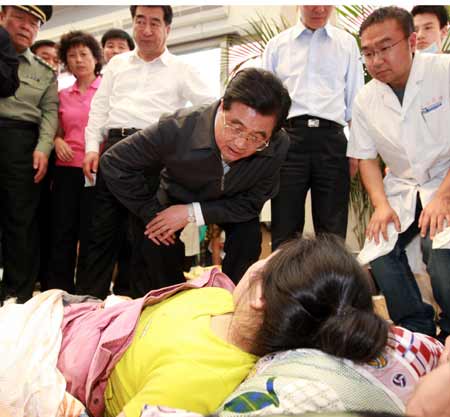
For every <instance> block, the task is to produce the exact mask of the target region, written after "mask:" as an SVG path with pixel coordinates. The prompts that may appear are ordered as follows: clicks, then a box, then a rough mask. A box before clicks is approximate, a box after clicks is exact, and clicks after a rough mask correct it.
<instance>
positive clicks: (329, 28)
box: [293, 19, 334, 38]
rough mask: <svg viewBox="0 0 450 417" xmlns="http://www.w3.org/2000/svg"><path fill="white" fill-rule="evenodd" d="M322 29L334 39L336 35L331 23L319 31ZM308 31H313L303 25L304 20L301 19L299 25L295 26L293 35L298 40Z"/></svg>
mask: <svg viewBox="0 0 450 417" xmlns="http://www.w3.org/2000/svg"><path fill="white" fill-rule="evenodd" d="M321 29H323V30H324V31H325V33H326V34H327V35H328V36H329V37H330V38H333V35H334V33H333V25H331V24H330V22H327V24H326V25H325V26H324V27H323V28H320V29H317V30H321ZM307 30H309V31H311V29H308V28H307V27H306V26H305V25H304V24H303V22H302V20H301V19H299V21H298V23H297V25H295V26H294V29H293V35H294V38H298V37H299V36H300V35H301V34H302V33H304V32H305V31H307Z"/></svg>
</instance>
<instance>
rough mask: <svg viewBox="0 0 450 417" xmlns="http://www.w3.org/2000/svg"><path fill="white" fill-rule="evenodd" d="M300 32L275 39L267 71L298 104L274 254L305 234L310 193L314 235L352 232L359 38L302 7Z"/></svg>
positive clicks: (323, 10) (322, 10) (275, 216)
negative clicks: (349, 131)
mask: <svg viewBox="0 0 450 417" xmlns="http://www.w3.org/2000/svg"><path fill="white" fill-rule="evenodd" d="M299 10H300V15H301V16H300V21H299V22H298V24H297V25H295V26H293V27H292V28H289V29H288V30H286V31H284V32H282V33H281V34H280V35H278V36H276V37H275V38H273V39H272V40H271V41H270V42H269V43H268V44H267V48H266V50H265V51H264V56H263V67H264V68H265V69H267V70H269V71H272V72H273V73H274V74H276V75H277V76H278V77H279V78H280V79H281V81H283V83H284V85H285V86H286V88H287V89H288V90H289V94H290V95H291V98H292V107H291V110H290V112H289V118H288V120H287V123H286V130H287V132H288V133H289V136H290V138H291V145H290V148H289V152H288V155H287V158H286V161H285V163H284V164H283V167H282V169H281V180H280V191H279V193H278V195H277V196H276V197H275V198H274V199H272V226H271V231H272V249H273V250H274V249H276V248H277V247H278V246H279V245H280V244H282V243H283V242H285V241H286V240H289V239H291V238H293V237H295V235H296V234H297V233H302V232H303V227H304V223H305V200H306V195H307V193H308V191H309V190H311V203H312V218H313V223H314V231H315V232H316V234H318V233H335V234H337V235H339V236H341V237H343V238H345V236H346V233H347V219H348V202H349V190H350V177H351V176H353V175H354V174H355V173H356V169H355V167H356V166H357V162H356V161H353V160H352V159H350V160H349V159H348V158H347V156H346V150H347V138H346V136H345V134H344V126H345V125H346V124H349V123H350V120H351V118H352V102H353V98H354V97H355V95H356V93H357V92H358V90H359V89H360V88H361V87H362V86H363V84H364V76H363V70H362V65H361V62H360V61H359V59H358V57H359V50H358V45H357V43H356V40H355V38H354V37H353V36H351V35H350V34H349V33H347V32H346V31H344V30H342V29H338V28H336V27H334V26H332V25H330V24H329V19H330V16H331V14H332V12H333V10H334V7H333V6H299Z"/></svg>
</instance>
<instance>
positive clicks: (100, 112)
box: [85, 66, 114, 153]
mask: <svg viewBox="0 0 450 417" xmlns="http://www.w3.org/2000/svg"><path fill="white" fill-rule="evenodd" d="M113 84H114V83H113V73H112V71H111V67H108V66H107V67H106V70H105V72H104V73H103V77H102V81H101V83H100V86H99V88H98V89H97V92H96V93H95V95H94V98H93V99H92V103H91V109H90V110H89V120H88V124H87V126H86V129H85V142H86V153H87V152H97V153H98V152H99V148H100V144H101V143H102V142H103V134H102V132H103V127H104V126H105V123H106V121H107V120H108V114H109V110H110V109H109V97H110V95H111V93H112V90H113Z"/></svg>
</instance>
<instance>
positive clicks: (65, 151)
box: [55, 137, 74, 162]
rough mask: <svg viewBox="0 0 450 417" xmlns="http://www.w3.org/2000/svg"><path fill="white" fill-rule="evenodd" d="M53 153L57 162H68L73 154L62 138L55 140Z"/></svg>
mask: <svg viewBox="0 0 450 417" xmlns="http://www.w3.org/2000/svg"><path fill="white" fill-rule="evenodd" d="M55 152H56V156H57V157H58V159H59V160H61V161H63V162H70V161H71V160H72V159H73V156H74V153H73V150H72V148H71V147H70V145H69V144H68V143H67V142H66V141H65V140H64V139H63V138H59V137H58V138H55Z"/></svg>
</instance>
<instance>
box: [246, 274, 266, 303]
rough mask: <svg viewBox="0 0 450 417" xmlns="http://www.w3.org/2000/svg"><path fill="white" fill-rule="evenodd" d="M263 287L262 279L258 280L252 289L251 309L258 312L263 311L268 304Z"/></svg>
mask: <svg viewBox="0 0 450 417" xmlns="http://www.w3.org/2000/svg"><path fill="white" fill-rule="evenodd" d="M262 287H263V285H262V279H261V278H256V279H255V281H254V283H253V285H252V289H251V299H250V307H251V308H252V309H254V310H257V311H260V310H263V309H264V306H265V304H266V303H265V300H264V294H263V289H262Z"/></svg>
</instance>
